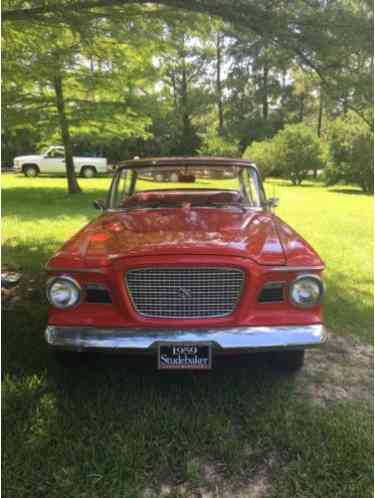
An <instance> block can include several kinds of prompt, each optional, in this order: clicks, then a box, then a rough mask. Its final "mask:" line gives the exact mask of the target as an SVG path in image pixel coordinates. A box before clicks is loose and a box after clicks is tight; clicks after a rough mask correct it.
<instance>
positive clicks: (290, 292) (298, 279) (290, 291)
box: [288, 273, 324, 309]
mask: <svg viewBox="0 0 375 498" xmlns="http://www.w3.org/2000/svg"><path fill="white" fill-rule="evenodd" d="M301 280H312V281H313V282H314V283H315V284H317V286H318V288H319V295H318V298H317V299H316V300H315V301H314V302H313V303H311V302H310V303H303V302H297V301H295V300H294V299H293V287H294V285H296V284H298V283H300V282H301ZM323 295H324V285H323V281H322V279H321V278H320V277H319V276H318V275H314V274H307V273H305V274H302V275H298V277H296V278H295V279H294V280H293V281H292V282H290V283H289V285H288V299H289V302H290V303H291V304H292V305H293V306H295V307H296V308H301V309H311V308H315V306H318V305H319V304H320V303H321V302H322V299H323Z"/></svg>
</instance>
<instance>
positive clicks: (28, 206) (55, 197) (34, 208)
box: [2, 187, 107, 223]
mask: <svg viewBox="0 0 375 498" xmlns="http://www.w3.org/2000/svg"><path fill="white" fill-rule="evenodd" d="M106 196H107V189H104V188H103V189H95V190H90V191H88V192H85V193H82V194H74V195H69V194H68V193H67V192H66V191H65V189H62V188H57V187H56V188H53V187H38V188H30V189H27V188H25V187H13V188H7V189H6V190H5V191H4V193H3V195H2V208H3V216H16V217H18V218H19V219H20V220H34V219H35V220H36V221H40V220H51V223H54V222H56V220H58V219H59V218H62V217H67V216H70V217H74V216H80V215H82V214H84V215H87V216H89V217H91V218H94V217H95V216H97V215H98V211H97V210H95V209H94V206H93V202H94V201H95V200H98V199H105V198H106Z"/></svg>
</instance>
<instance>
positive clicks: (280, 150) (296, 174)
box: [273, 123, 324, 185]
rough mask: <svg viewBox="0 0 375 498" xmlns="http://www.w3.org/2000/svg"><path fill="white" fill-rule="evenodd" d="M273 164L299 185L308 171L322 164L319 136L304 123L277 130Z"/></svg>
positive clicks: (274, 141)
mask: <svg viewBox="0 0 375 498" xmlns="http://www.w3.org/2000/svg"><path fill="white" fill-rule="evenodd" d="M273 144H274V154H275V166H276V167H277V169H279V170H280V171H281V173H282V176H283V177H284V178H287V179H289V180H291V181H292V183H293V184H294V185H299V184H301V183H302V181H303V180H304V179H305V178H307V176H308V174H309V171H311V170H318V169H320V168H322V167H323V166H324V162H323V150H322V147H321V143H320V140H319V138H318V137H317V136H316V134H315V133H314V131H313V130H311V128H308V127H307V126H306V125H305V124H303V123H299V124H293V125H288V126H286V127H285V128H284V129H283V130H281V131H279V132H278V133H277V135H276V137H275V138H274V139H273Z"/></svg>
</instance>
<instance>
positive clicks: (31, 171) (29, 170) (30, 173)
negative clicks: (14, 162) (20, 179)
mask: <svg viewBox="0 0 375 498" xmlns="http://www.w3.org/2000/svg"><path fill="white" fill-rule="evenodd" d="M23 174H24V175H25V176H27V177H28V178H35V177H36V176H38V174H39V170H38V168H37V167H36V166H33V165H30V166H25V167H24V168H23Z"/></svg>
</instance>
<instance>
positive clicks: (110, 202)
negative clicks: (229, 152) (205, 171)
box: [105, 160, 266, 211]
mask: <svg viewBox="0 0 375 498" xmlns="http://www.w3.org/2000/svg"><path fill="white" fill-rule="evenodd" d="M152 166H153V164H150V165H147V166H142V165H139V166H138V167H133V168H131V167H129V166H126V164H125V165H124V166H120V167H119V168H117V169H116V172H115V174H114V176H113V178H112V182H111V185H110V188H109V191H108V196H107V202H106V207H105V210H109V211H112V210H116V209H118V208H117V206H116V205H115V204H116V192H117V189H118V184H119V181H120V179H121V174H122V172H123V171H124V170H128V171H134V172H135V174H136V173H137V169H142V168H144V169H147V168H152ZM155 166H156V167H157V163H156V162H155ZM173 166H176V167H177V166H178V165H177V164H171V165H170V167H173ZM215 166H216V165H215ZM217 166H218V167H219V168H220V167H228V166H236V167H241V169H242V170H244V169H248V170H250V171H251V173H252V174H253V175H254V185H255V190H256V197H257V199H256V202H257V203H258V205H255V206H252V207H255V208H261V209H264V201H265V200H266V197H265V192H264V187H263V184H262V180H261V177H260V173H259V171H258V168H257V167H256V165H255V164H254V163H248V164H243V163H236V161H235V160H233V162H231V164H223V165H217ZM191 167H192V168H193V167H199V165H198V164H197V165H191ZM210 167H211V166H210ZM239 183H240V184H242V182H241V174H240V173H239ZM133 190H134V185H133ZM161 190H169V189H161ZM199 190H202V192H204V190H205V189H199ZM219 190H220V189H219ZM132 193H133V192H129V194H132Z"/></svg>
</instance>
